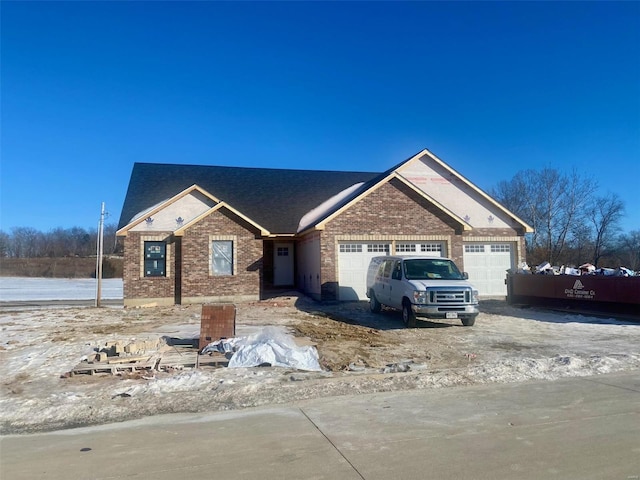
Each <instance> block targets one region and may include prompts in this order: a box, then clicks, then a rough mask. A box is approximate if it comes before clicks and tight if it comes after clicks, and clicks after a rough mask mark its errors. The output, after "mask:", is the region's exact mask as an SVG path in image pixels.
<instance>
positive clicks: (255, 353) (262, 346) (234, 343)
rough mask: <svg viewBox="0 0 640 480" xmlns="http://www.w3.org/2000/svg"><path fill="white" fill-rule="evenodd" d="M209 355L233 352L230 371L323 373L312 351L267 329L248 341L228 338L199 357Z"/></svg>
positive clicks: (213, 345) (271, 328)
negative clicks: (264, 369) (280, 369)
mask: <svg viewBox="0 0 640 480" xmlns="http://www.w3.org/2000/svg"><path fill="white" fill-rule="evenodd" d="M208 352H222V353H230V352H233V356H232V357H231V359H230V360H229V368H234V367H235V368H237V367H257V366H260V365H271V366H273V367H289V368H295V369H297V370H308V371H321V370H322V369H321V368H320V362H319V361H318V351H317V350H316V348H315V347H313V346H299V345H297V344H296V342H295V340H294V339H293V337H291V336H290V335H287V334H286V333H284V332H282V330H280V329H278V328H274V327H267V328H265V329H263V330H262V331H260V332H259V333H257V334H255V335H251V336H249V337H238V338H229V339H224V340H218V341H216V342H213V343H210V344H209V345H207V346H206V347H204V349H203V350H202V353H208Z"/></svg>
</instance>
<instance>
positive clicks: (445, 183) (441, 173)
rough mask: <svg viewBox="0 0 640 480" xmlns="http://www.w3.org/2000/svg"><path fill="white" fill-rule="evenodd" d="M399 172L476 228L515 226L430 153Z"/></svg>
mask: <svg viewBox="0 0 640 480" xmlns="http://www.w3.org/2000/svg"><path fill="white" fill-rule="evenodd" d="M397 172H398V174H400V175H402V177H403V178H405V179H406V180H408V181H409V182H411V183H412V184H413V185H415V186H416V187H417V188H419V189H420V190H422V191H423V192H425V193H426V194H427V195H429V196H430V197H432V198H433V199H434V200H436V201H437V202H439V203H440V204H442V205H443V206H444V207H446V208H448V209H449V210H451V211H452V212H453V213H455V214H456V215H458V216H459V217H460V218H461V219H463V220H465V221H466V222H467V223H468V224H470V225H471V226H472V227H474V228H504V227H511V226H512V224H511V220H510V219H509V218H507V217H506V215H505V214H504V213H503V212H502V211H501V210H500V209H498V208H496V207H495V205H493V204H491V202H489V201H487V200H486V199H485V198H484V197H482V196H481V195H479V194H478V193H477V192H475V191H474V190H473V189H472V188H471V187H469V186H468V185H467V184H466V183H465V182H464V181H462V180H460V179H458V178H456V177H453V176H451V174H450V173H449V172H448V171H447V170H446V169H444V168H442V167H441V166H440V165H438V164H437V163H436V162H435V161H433V160H432V159H431V158H429V157H428V156H427V155H425V156H423V157H421V158H420V159H415V160H413V161H411V162H408V163H406V164H405V165H403V166H401V167H400V168H399V169H398V170H397Z"/></svg>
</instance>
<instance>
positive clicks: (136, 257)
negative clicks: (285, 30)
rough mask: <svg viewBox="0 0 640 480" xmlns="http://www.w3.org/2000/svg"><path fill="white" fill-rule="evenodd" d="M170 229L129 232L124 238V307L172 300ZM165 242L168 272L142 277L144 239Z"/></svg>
mask: <svg viewBox="0 0 640 480" xmlns="http://www.w3.org/2000/svg"><path fill="white" fill-rule="evenodd" d="M171 235H172V232H129V234H128V235H127V236H126V237H125V241H124V266H123V272H122V279H123V293H124V299H125V306H128V305H140V304H149V303H157V304H159V305H172V304H173V303H174V301H175V272H176V268H175V258H176V255H175V251H174V250H175V249H174V242H173V238H172V236H171ZM146 240H147V241H151V240H153V241H164V242H166V243H167V265H166V271H167V275H166V276H164V277H145V276H144V265H143V264H144V259H143V248H144V242H145V241H146Z"/></svg>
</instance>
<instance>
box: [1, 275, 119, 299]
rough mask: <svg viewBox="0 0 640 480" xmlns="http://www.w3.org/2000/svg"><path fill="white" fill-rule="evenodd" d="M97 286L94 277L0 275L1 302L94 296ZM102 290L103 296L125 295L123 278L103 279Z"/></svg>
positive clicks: (115, 296) (111, 297) (117, 296)
mask: <svg viewBox="0 0 640 480" xmlns="http://www.w3.org/2000/svg"><path fill="white" fill-rule="evenodd" d="M96 289H97V280H96V279H95V278H31V277H0V302H10V301H11V302H20V301H33V300H91V299H95V298H96ZM100 291H101V295H100V297H101V298H103V299H120V298H122V279H121V278H105V279H103V280H102V282H101V285H100Z"/></svg>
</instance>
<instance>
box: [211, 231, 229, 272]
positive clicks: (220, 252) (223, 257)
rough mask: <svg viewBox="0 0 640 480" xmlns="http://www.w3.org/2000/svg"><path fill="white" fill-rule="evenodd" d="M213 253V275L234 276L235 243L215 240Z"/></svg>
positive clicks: (212, 245) (212, 247) (212, 244)
mask: <svg viewBox="0 0 640 480" xmlns="http://www.w3.org/2000/svg"><path fill="white" fill-rule="evenodd" d="M211 252H212V253H211V255H212V258H211V270H212V275H233V241H231V240H214V241H213V242H211Z"/></svg>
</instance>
